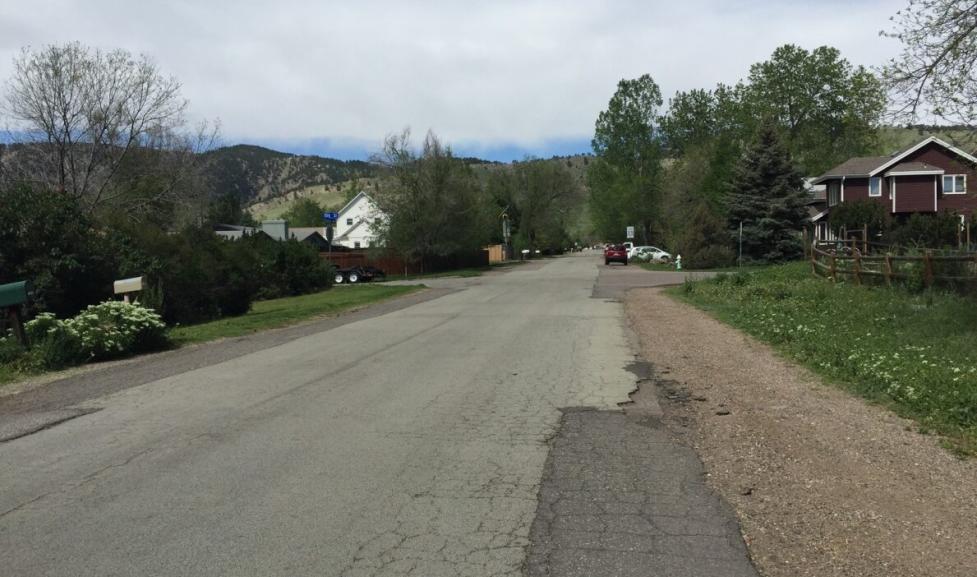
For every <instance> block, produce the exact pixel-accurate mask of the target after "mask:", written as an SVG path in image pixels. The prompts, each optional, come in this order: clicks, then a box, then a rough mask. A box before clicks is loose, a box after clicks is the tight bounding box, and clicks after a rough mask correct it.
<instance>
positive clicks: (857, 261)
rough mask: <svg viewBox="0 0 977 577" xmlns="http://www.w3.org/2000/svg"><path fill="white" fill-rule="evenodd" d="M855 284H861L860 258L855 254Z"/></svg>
mask: <svg viewBox="0 0 977 577" xmlns="http://www.w3.org/2000/svg"><path fill="white" fill-rule="evenodd" d="M855 284H862V257H861V255H859V254H858V253H857V252H856V253H855Z"/></svg>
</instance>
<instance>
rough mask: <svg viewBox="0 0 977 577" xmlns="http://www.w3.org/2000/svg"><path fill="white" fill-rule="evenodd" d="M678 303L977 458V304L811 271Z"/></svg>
mask: <svg viewBox="0 0 977 577" xmlns="http://www.w3.org/2000/svg"><path fill="white" fill-rule="evenodd" d="M669 292H670V294H672V295H673V296H675V297H677V298H679V299H681V300H684V301H686V302H689V303H691V304H693V305H695V306H697V307H699V308H702V309H704V310H706V311H708V312H709V313H711V314H713V315H714V316H716V317H717V318H719V319H720V320H722V321H724V322H726V323H728V324H730V325H733V326H735V327H737V328H739V329H741V330H743V331H745V332H747V333H749V334H751V335H753V336H754V337H756V338H758V339H760V340H762V341H765V342H767V343H770V344H771V345H773V346H774V347H775V348H776V349H777V350H778V351H780V352H781V353H782V354H783V355H784V356H786V357H787V358H790V359H793V360H795V361H798V362H800V363H801V364H803V365H805V366H807V367H808V368H810V369H812V370H813V371H814V372H816V373H819V374H820V375H822V376H823V377H825V378H826V380H828V381H829V382H831V383H834V384H837V385H840V386H842V387H844V388H846V389H848V390H850V391H852V392H854V393H856V394H858V395H861V396H863V397H865V398H867V399H869V400H872V401H875V402H879V403H882V404H884V405H886V406H889V407H890V408H892V409H893V410H895V411H896V412H897V413H899V414H900V415H903V416H906V417H910V418H912V419H915V420H916V422H917V423H918V425H919V429H920V430H921V431H923V432H928V431H934V432H936V433H939V434H941V435H943V436H944V439H945V443H946V445H947V447H948V448H950V449H951V450H954V451H956V452H958V453H960V454H968V455H975V454H977V302H975V301H974V299H973V298H972V297H970V298H968V297H963V296H959V295H956V294H949V293H937V292H931V293H922V294H914V293H911V292H908V291H906V290H903V289H899V288H892V289H889V288H884V287H864V286H854V285H851V284H846V283H839V284H832V283H831V282H830V281H828V280H825V279H822V278H818V277H815V276H813V275H812V274H811V272H810V265H809V264H807V263H794V264H789V265H784V266H778V267H769V268H766V269H763V270H759V271H754V272H749V273H737V274H732V275H728V274H721V275H717V277H716V278H714V279H710V280H702V281H695V282H692V281H687V282H686V284H685V285H682V286H678V287H674V288H672V289H669Z"/></svg>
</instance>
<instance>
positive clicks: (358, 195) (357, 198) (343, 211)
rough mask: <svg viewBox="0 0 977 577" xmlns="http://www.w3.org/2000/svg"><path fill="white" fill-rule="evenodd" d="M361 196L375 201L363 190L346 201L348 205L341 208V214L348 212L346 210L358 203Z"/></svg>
mask: <svg viewBox="0 0 977 577" xmlns="http://www.w3.org/2000/svg"><path fill="white" fill-rule="evenodd" d="M361 198H366V199H367V200H369V201H370V202H373V199H372V198H370V195H368V194H367V193H366V191H365V190H361V191H359V192H358V193H357V194H356V196H354V197H353V198H352V199H350V201H349V202H347V203H346V206H344V207H343V208H341V209H339V216H343V215H344V214H346V211H348V210H349V209H350V208H352V206H353V205H354V204H356V203H357V202H358V201H359V200H360V199H361ZM374 204H376V203H374Z"/></svg>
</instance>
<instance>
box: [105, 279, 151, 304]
mask: <svg viewBox="0 0 977 577" xmlns="http://www.w3.org/2000/svg"><path fill="white" fill-rule="evenodd" d="M144 282H145V277H141V276H134V277H132V278H124V279H119V280H117V281H115V282H114V283H112V290H114V291H115V294H117V295H123V296H122V298H123V299H124V300H125V301H126V302H129V293H137V292H139V291H141V290H142V285H143V283H144Z"/></svg>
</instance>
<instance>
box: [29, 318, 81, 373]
mask: <svg viewBox="0 0 977 577" xmlns="http://www.w3.org/2000/svg"><path fill="white" fill-rule="evenodd" d="M24 332H25V333H26V334H27V340H28V342H29V343H30V344H31V349H30V353H29V355H28V356H27V357H26V359H25V360H24V363H25V364H26V367H25V368H28V369H42V370H43V369H46V370H50V369H60V368H64V367H70V366H73V365H77V364H79V363H82V362H84V361H85V358H86V354H85V351H84V348H83V347H82V342H81V338H80V337H79V335H78V331H76V330H75V329H74V327H73V326H72V325H71V324H70V323H68V322H65V321H62V320H58V319H56V318H55V317H54V315H53V314H51V313H41V314H39V315H38V316H37V317H36V318H35V319H33V320H31V321H28V322H27V323H25V324H24Z"/></svg>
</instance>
